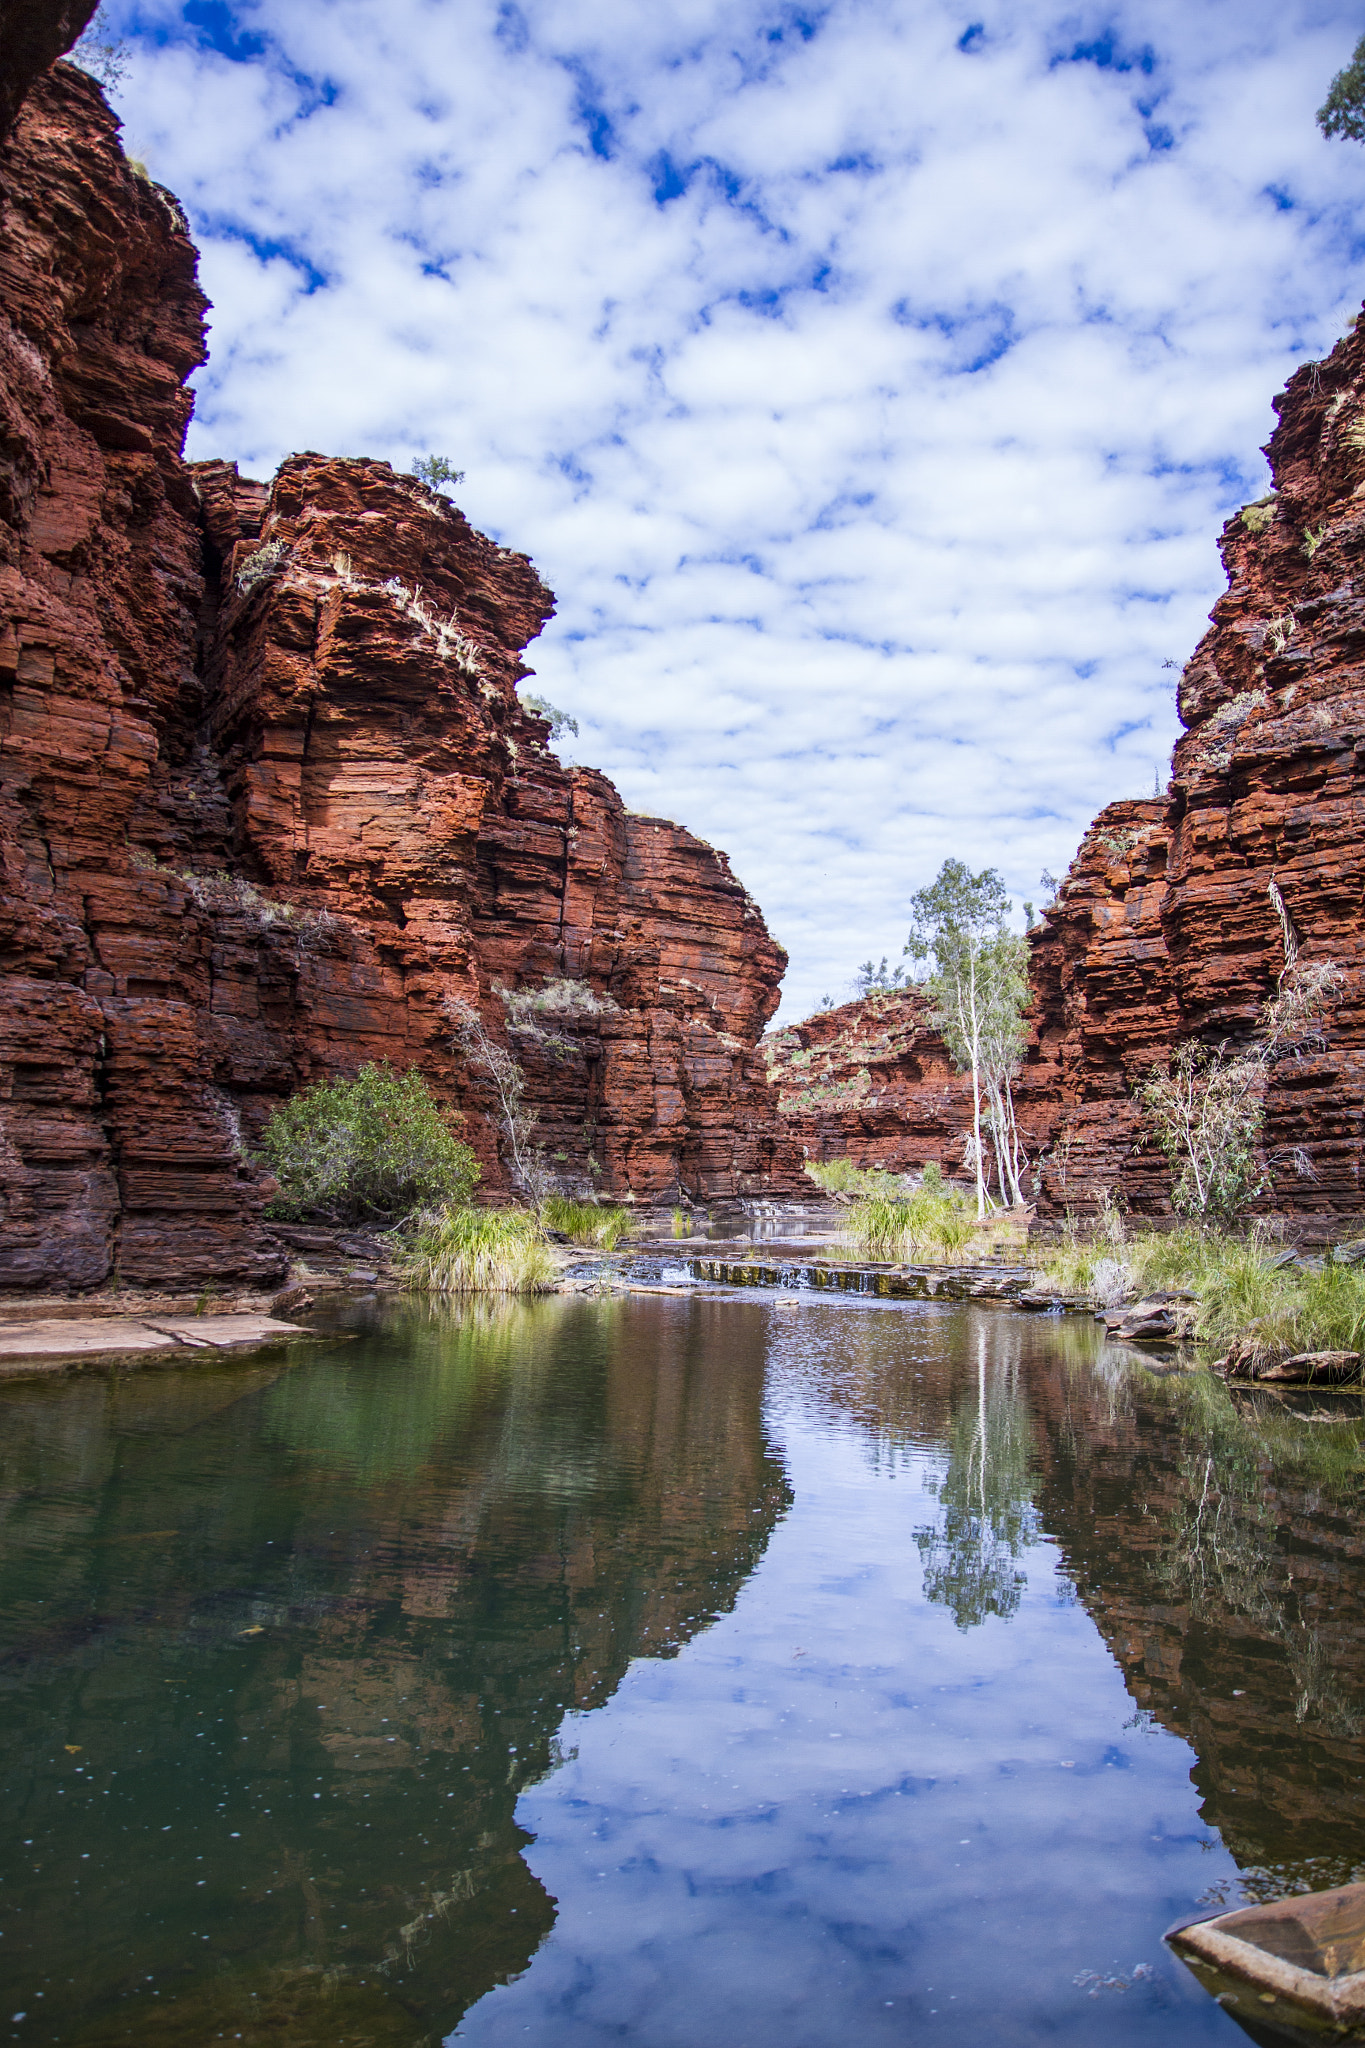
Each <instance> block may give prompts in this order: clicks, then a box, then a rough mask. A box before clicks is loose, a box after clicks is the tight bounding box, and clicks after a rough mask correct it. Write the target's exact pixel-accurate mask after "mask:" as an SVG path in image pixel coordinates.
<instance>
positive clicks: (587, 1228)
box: [541, 1195, 630, 1252]
mask: <svg viewBox="0 0 1365 2048" xmlns="http://www.w3.org/2000/svg"><path fill="white" fill-rule="evenodd" d="M541 1214H542V1216H543V1217H544V1219H545V1222H546V1224H547V1225H548V1227H549V1228H550V1229H551V1230H559V1231H562V1232H563V1234H564V1236H565V1237H567V1238H568V1239H569V1240H570V1242H571V1243H573V1244H581V1245H588V1246H590V1247H592V1248H593V1249H595V1250H600V1251H606V1252H614V1251H615V1250H616V1247H617V1245H618V1244H619V1243H620V1242H621V1239H622V1238H623V1237H624V1236H625V1234H626V1228H627V1226H628V1224H629V1222H630V1213H629V1211H628V1210H626V1209H602V1208H599V1207H598V1205H597V1204H596V1203H595V1202H573V1201H570V1200H569V1199H568V1197H567V1196H565V1195H551V1196H550V1197H549V1198H548V1200H547V1201H546V1202H545V1203H544V1205H543V1207H542V1210H541Z"/></svg>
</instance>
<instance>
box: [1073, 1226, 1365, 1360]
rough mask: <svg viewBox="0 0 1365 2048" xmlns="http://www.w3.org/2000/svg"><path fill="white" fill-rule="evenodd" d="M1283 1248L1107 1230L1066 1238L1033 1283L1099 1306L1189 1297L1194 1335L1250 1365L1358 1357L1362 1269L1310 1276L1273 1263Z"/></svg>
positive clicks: (1209, 1235)
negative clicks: (1314, 1355)
mask: <svg viewBox="0 0 1365 2048" xmlns="http://www.w3.org/2000/svg"><path fill="white" fill-rule="evenodd" d="M1281 1250H1282V1248H1281V1247H1280V1246H1277V1245H1275V1244H1273V1243H1271V1242H1270V1241H1268V1240H1267V1239H1266V1238H1265V1237H1263V1236H1261V1235H1259V1234H1257V1233H1255V1232H1253V1233H1252V1234H1251V1235H1250V1236H1247V1237H1236V1236H1233V1235H1232V1234H1231V1233H1230V1232H1226V1231H1217V1230H1200V1229H1198V1228H1197V1227H1195V1226H1193V1225H1190V1226H1187V1227H1185V1228H1184V1229H1180V1230H1171V1231H1139V1232H1136V1233H1135V1234H1133V1235H1132V1236H1128V1235H1127V1234H1125V1233H1124V1231H1123V1230H1122V1227H1121V1225H1120V1226H1118V1227H1115V1225H1114V1224H1113V1223H1112V1222H1111V1223H1109V1224H1107V1225H1105V1226H1102V1227H1101V1228H1100V1229H1098V1230H1096V1231H1095V1232H1093V1233H1092V1234H1091V1235H1089V1236H1082V1235H1080V1234H1079V1233H1078V1232H1076V1231H1074V1230H1073V1231H1068V1233H1067V1234H1066V1236H1065V1237H1063V1238H1062V1240H1061V1241H1060V1242H1059V1243H1058V1244H1056V1245H1052V1246H1049V1247H1048V1250H1047V1254H1046V1256H1045V1258H1044V1259H1043V1260H1042V1261H1041V1263H1040V1265H1039V1269H1038V1273H1039V1279H1040V1281H1041V1282H1042V1283H1043V1284H1044V1285H1046V1286H1049V1287H1054V1288H1056V1290H1057V1292H1058V1293H1059V1294H1075V1295H1082V1296H1086V1297H1089V1298H1090V1299H1092V1300H1094V1301H1096V1302H1098V1303H1099V1304H1100V1305H1101V1306H1113V1305H1117V1304H1118V1303H1120V1302H1123V1301H1133V1300H1137V1299H1139V1298H1140V1297H1141V1296H1142V1295H1144V1294H1150V1293H1153V1292H1155V1291H1158V1290H1169V1291H1171V1292H1176V1293H1187V1294H1191V1295H1193V1296H1194V1297H1195V1301H1196V1304H1197V1306H1196V1311H1195V1318H1194V1335H1195V1337H1196V1338H1198V1339H1199V1341H1200V1342H1201V1343H1207V1344H1210V1345H1213V1346H1216V1347H1217V1348H1218V1349H1219V1350H1221V1351H1228V1350H1230V1349H1232V1348H1233V1347H1234V1346H1237V1347H1239V1348H1241V1349H1242V1350H1243V1352H1244V1353H1245V1354H1246V1355H1247V1356H1249V1357H1250V1358H1252V1359H1258V1358H1259V1359H1274V1358H1288V1357H1291V1356H1293V1355H1294V1354H1295V1353H1297V1352H1302V1351H1362V1350H1365V1270H1363V1269H1362V1268H1360V1267H1358V1266H1345V1265H1342V1266H1338V1265H1334V1264H1332V1263H1331V1262H1330V1261H1329V1262H1327V1263H1324V1264H1323V1266H1322V1267H1321V1268H1320V1269H1318V1270H1314V1269H1313V1268H1311V1267H1310V1268H1305V1267H1302V1266H1286V1265H1282V1264H1280V1263H1278V1260H1279V1257H1280V1254H1281Z"/></svg>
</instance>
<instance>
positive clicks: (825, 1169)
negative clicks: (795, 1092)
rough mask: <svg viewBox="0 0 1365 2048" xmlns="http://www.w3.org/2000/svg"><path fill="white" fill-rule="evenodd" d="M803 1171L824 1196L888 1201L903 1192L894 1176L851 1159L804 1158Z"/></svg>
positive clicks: (876, 1167)
mask: <svg viewBox="0 0 1365 2048" xmlns="http://www.w3.org/2000/svg"><path fill="white" fill-rule="evenodd" d="M826 1092H828V1091H826ZM806 1172H807V1173H808V1174H809V1175H810V1177H811V1179H812V1180H813V1181H814V1182H815V1184H816V1186H817V1187H820V1188H823V1189H824V1191H825V1193H826V1194H827V1195H879V1196H881V1197H882V1198H883V1199H884V1200H886V1201H889V1202H890V1201H897V1200H899V1199H900V1198H901V1196H902V1195H903V1194H904V1191H905V1189H904V1183H903V1182H902V1180H901V1179H900V1176H899V1175H898V1174H894V1173H887V1172H886V1171H885V1169H884V1168H883V1167H880V1166H873V1167H861V1166H855V1165H854V1164H853V1161H852V1160H851V1159H808V1160H807V1161H806Z"/></svg>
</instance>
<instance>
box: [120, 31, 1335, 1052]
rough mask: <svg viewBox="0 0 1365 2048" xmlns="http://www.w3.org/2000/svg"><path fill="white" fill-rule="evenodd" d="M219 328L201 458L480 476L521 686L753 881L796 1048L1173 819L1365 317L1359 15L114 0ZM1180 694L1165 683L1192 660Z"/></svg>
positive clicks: (200, 426) (143, 122)
mask: <svg viewBox="0 0 1365 2048" xmlns="http://www.w3.org/2000/svg"><path fill="white" fill-rule="evenodd" d="M105 17H106V19H107V21H108V22H109V24H110V26H111V27H112V28H113V30H114V31H115V32H116V33H117V34H118V35H120V36H122V37H123V38H125V39H126V41H127V44H128V53H129V61H128V65H127V70H126V74H125V77H124V79H123V82H122V84H121V86H120V87H119V88H118V89H117V91H116V92H115V93H114V94H113V95H112V98H113V100H114V104H115V106H116V107H117V109H118V111H119V113H120V114H121V116H122V118H123V120H124V122H125V127H126V142H127V146H128V148H129V151H130V153H131V154H133V155H136V156H139V157H141V158H142V159H144V161H145V162H146V163H147V165H148V168H149V169H150V171H151V173H152V175H153V176H154V177H156V178H157V179H158V180H160V181H161V182H162V183H164V184H166V185H169V186H170V187H171V188H172V189H173V190H174V191H175V192H176V193H177V194H178V196H179V197H180V199H181V201H182V203H183V204H184V206H185V208H186V211H187V213H188V215H189V218H190V221H191V224H192V227H193V230H194V232H195V236H196V239H197V240H198V242H199V245H200V248H201V250H202V256H203V261H202V276H203V281H204V285H205V289H206V290H207V292H208V294H209V296H210V298H211V299H212V300H213V302H214V311H213V313H212V315H211V316H210V321H211V328H210V347H211V350H212V358H211V362H210V364H209V367H208V368H207V370H205V371H203V372H201V373H200V374H199V377H198V379H197V388H198V402H197V407H196V414H195V419H194V422H193V425H192V427H191V430H190V442H189V453H190V455H191V456H192V457H195V458H198V457H202V456H208V455H219V456H225V457H229V458H234V459H235V460H236V461H237V462H238V463H239V464H240V465H241V467H242V469H243V470H244V471H245V472H246V473H248V474H251V475H256V476H266V475H268V474H269V473H270V472H271V470H272V469H273V468H274V466H275V465H276V464H277V463H278V462H279V461H280V460H281V458H282V457H283V456H285V455H286V454H288V453H289V452H290V451H292V450H294V449H302V448H314V449H318V450H321V451H323V452H327V453H337V454H349V455H369V456H375V457H380V458H383V459H386V460H389V461H391V462H393V463H394V464H395V465H396V466H399V467H404V468H405V467H407V466H408V465H409V463H410V462H411V461H412V459H413V458H414V457H415V456H417V455H422V454H428V453H440V454H444V455H446V456H447V457H448V458H449V459H450V460H451V461H453V462H454V463H456V464H457V465H458V466H459V467H460V468H462V469H464V471H465V472H466V477H465V481H464V482H463V483H462V484H461V485H460V486H459V488H458V490H457V492H456V497H457V501H458V502H459V504H460V505H461V507H462V509H463V510H464V511H465V512H466V513H467V515H468V516H469V517H470V519H472V520H473V521H474V523H475V524H476V525H477V526H479V527H481V528H483V530H484V531H485V532H487V533H490V534H492V535H493V536H494V537H495V538H496V539H497V540H498V541H500V542H501V543H503V544H504V545H506V546H509V547H513V548H518V549H521V550H523V551H525V552H526V553H528V554H530V555H531V556H532V558H533V559H534V561H535V562H536V564H537V566H538V568H539V570H540V572H541V574H542V575H543V576H544V578H545V580H546V581H547V583H549V585H550V586H551V588H552V589H553V590H554V591H555V593H556V595H557V599H558V612H557V615H556V617H555V619H554V621H553V622H552V624H551V625H550V626H549V628H548V629H547V630H546V632H545V634H544V635H543V636H542V638H541V639H540V640H539V641H538V642H537V643H535V645H534V646H533V648H532V649H531V651H530V655H529V657H528V658H529V660H530V661H531V663H532V664H533V666H534V667H535V669H536V670H537V680H536V681H535V682H534V683H530V684H528V685H526V686H525V687H526V688H527V689H528V690H531V691H535V692H537V693H539V694H541V695H543V696H545V697H547V698H549V699H550V700H551V701H552V702H553V703H554V704H556V705H558V706H560V707H561V708H562V709H563V710H565V711H566V712H569V713H570V714H572V715H573V717H575V718H576V719H577V721H578V724H579V735H578V737H577V739H569V740H566V741H565V742H564V743H563V744H562V745H561V747H560V751H561V753H562V754H563V755H564V756H565V758H572V759H576V760H579V761H583V762H586V763H590V764H592V765H593V766H595V767H598V768H601V769H603V770H604V771H605V772H606V773H607V774H608V775H610V776H611V778H612V779H613V781H614V782H615V783H616V784H617V786H618V788H619V789H620V790H621V793H622V795H623V797H624V798H625V801H626V803H627V804H628V806H629V807H630V808H631V809H633V810H638V811H644V812H647V813H651V814H653V815H656V816H666V817H670V818H674V819H676V820H678V821H679V822H680V823H682V824H685V825H686V826H688V827H689V828H690V829H691V830H692V831H694V832H696V833H697V834H699V835H700V836H701V837H702V838H704V839H707V840H709V841H710V842H711V843H712V844H713V845H715V846H718V847H722V848H724V849H725V851H726V852H727V853H728V854H729V855H730V857H731V860H732V863H733V866H734V869H735V872H736V873H737V874H738V876H739V877H740V879H741V880H742V881H743V882H744V883H745V885H746V886H747V887H748V889H749V890H750V891H751V893H752V894H753V895H754V896H755V898H756V899H757V900H758V902H759V903H760V905H761V906H762V908H763V910H764V913H765V915H766V917H767V921H768V924H769V927H770V929H771V930H772V931H773V932H774V934H775V935H776V937H777V938H779V939H780V940H781V942H782V943H783V944H784V945H785V946H786V947H787V949H788V951H789V953H790V955H791V964H790V967H789V969H788V974H787V980H786V984H785V990H784V998H783V1009H782V1012H781V1017H782V1019H783V1020H785V1021H790V1020H792V1019H795V1018H799V1017H801V1016H804V1015H806V1014H807V1013H808V1012H809V1011H810V1010H811V1009H812V1008H813V1007H814V1006H815V1005H816V1003H817V1002H818V1001H819V1000H820V999H821V998H822V997H823V996H825V995H827V994H828V995H832V996H834V997H835V999H836V1000H842V999H843V998H844V997H845V996H846V995H847V993H848V991H849V987H850V983H851V979H852V976H853V974H854V971H855V969H856V967H857V965H858V963H859V962H860V961H862V960H864V959H866V958H868V957H872V958H876V959H880V957H881V956H882V955H883V954H886V955H888V956H890V958H891V960H892V961H893V962H894V961H896V960H897V959H898V958H899V956H900V951H901V947H902V945H903V942H904V939H905V934H906V930H907V927H908V923H909V899H910V896H911V894H912V893H913V891H914V890H915V889H917V888H919V887H921V886H922V885H923V884H925V883H927V882H929V881H931V880H932V879H933V877H934V875H935V874H936V873H937V871H938V868H939V866H940V864H941V863H942V861H943V860H944V859H945V858H948V857H953V858H957V859H962V860H965V861H967V862H968V863H969V864H970V865H971V866H972V867H973V868H980V867H985V866H993V867H996V868H998V869H999V870H1000V872H1001V873H1002V875H1003V876H1004V879H1005V882H1006V886H1007V887H1008V889H1009V890H1010V892H1011V895H1012V897H1013V899H1014V903H1015V922H1016V924H1021V923H1022V905H1023V903H1024V901H1025V900H1030V899H1031V900H1033V901H1034V902H1037V901H1039V900H1040V898H1041V897H1042V896H1044V895H1045V893H1046V892H1045V891H1044V890H1043V889H1042V888H1041V887H1040V875H1041V873H1042V871H1043V869H1044V868H1046V869H1049V870H1050V871H1051V872H1053V873H1054V874H1057V875H1062V874H1064V873H1065V871H1066V868H1067V865H1068V863H1069V861H1070V859H1071V857H1072V855H1073V854H1074V852H1075V850H1076V846H1077V843H1078V841H1079V839H1080V836H1081V834H1082V832H1083V831H1084V829H1085V827H1086V825H1087V824H1088V823H1089V821H1090V819H1091V818H1092V817H1093V815H1094V814H1095V812H1096V811H1097V810H1098V809H1099V808H1100V807H1101V806H1102V805H1104V804H1105V803H1108V802H1111V801H1112V800H1114V799H1115V798H1119V797H1127V796H1149V795H1151V793H1152V791H1153V788H1154V786H1155V785H1156V782H1157V781H1158V780H1159V779H1161V778H1164V776H1165V774H1166V773H1167V770H1168V766H1169V756H1170V750H1171V746H1172V744H1173V742H1174V740H1175V738H1176V736H1177V732H1178V726H1177V722H1176V718H1175V709H1174V685H1175V681H1176V674H1175V670H1176V669H1178V668H1179V666H1181V665H1182V664H1183V663H1184V661H1185V660H1187V659H1188V657H1189V655H1190V653H1191V651H1192V650H1193V648H1194V645H1195V643H1196V641H1197V640H1198V638H1199V635H1200V633H1201V631H1202V630H1203V626H1204V621H1205V617H1206V614H1207V612H1208V609H1209V607H1210V605H1211V604H1212V603H1213V601H1214V599H1215V598H1216V597H1217V596H1218V594H1219V592H1220V591H1221V589H1222V588H1223V575H1222V571H1221V568H1220V565H1219V561H1218V554H1217V548H1216V540H1217V534H1218V530H1219V527H1220V526H1221V524H1222V522H1223V520H1224V519H1226V518H1227V517H1228V515H1229V514H1230V513H1231V512H1233V511H1235V510H1236V508H1237V507H1238V506H1239V505H1240V504H1242V503H1244V502H1246V501H1247V500H1248V499H1252V498H1256V497H1259V496H1260V495H1261V494H1262V493H1263V492H1264V490H1265V489H1266V488H1267V483H1268V475H1267V470H1266V464H1265V460H1264V457H1263V456H1262V455H1261V453H1260V444H1262V443H1263V442H1264V441H1265V440H1266V439H1267V437H1268V435H1269V432H1270V430H1271V428H1272V426H1273V424H1274V418H1273V413H1272V410H1271V400H1272V398H1273V396H1274V394H1275V393H1276V392H1277V391H1278V390H1279V389H1280V388H1281V387H1282V386H1283V384H1284V382H1285V380H1286V378H1287V377H1288V376H1289V375H1290V373H1291V372H1292V371H1293V369H1294V368H1295V367H1296V366H1297V365H1298V364H1299V363H1301V362H1303V361H1306V360H1308V359H1310V358H1315V357H1318V356H1321V355H1323V354H1325V353H1326V352H1327V351H1328V350H1329V349H1330V348H1331V346H1332V345H1333V343H1334V341H1335V340H1336V339H1337V338H1338V337H1339V335H1340V334H1341V333H1342V331H1343V329H1344V327H1345V324H1346V322H1347V320H1348V319H1349V318H1350V317H1351V315H1352V314H1353V313H1354V312H1355V311H1356V310H1357V309H1358V307H1359V305H1360V302H1361V298H1362V294H1365V150H1362V149H1361V148H1360V146H1359V145H1356V144H1352V143H1349V142H1342V141H1337V142H1327V141H1325V140H1324V139H1323V138H1322V137H1321V136H1320V135H1319V133H1318V131H1317V129H1316V127H1315V125H1314V120H1313V115H1314V110H1315V109H1316V107H1317V106H1318V105H1319V104H1320V103H1321V101H1322V99H1323V97H1324V95H1325V93H1326V89H1327V86H1328V84H1329V82H1330V80H1331V77H1332V75H1333V73H1334V72H1335V71H1337V70H1338V69H1339V68H1340V67H1341V66H1342V65H1343V64H1345V63H1346V62H1347V61H1348V60H1349V57H1350V54H1351V50H1352V47H1353V45H1354V43H1355V41H1356V38H1357V36H1358V35H1359V33H1360V31H1361V28H1362V27H1365V20H1362V18H1361V12H1360V10H1359V8H1358V7H1352V6H1349V5H1346V4H1344V0H1199V4H1197V5H1191V4H1189V0H1146V4H1139V0H1129V4H1115V5H1113V6H1103V5H1096V6H1087V5H1080V6H1075V7H1066V6H1058V5H1051V4H1048V0H963V4H956V0H823V4H819V0H810V4H809V5H803V4H801V0H671V4H670V0H520V4H517V0H269V4H268V5H266V4H264V0H260V4H258V0H106V6H105ZM1172 665H1173V666H1172Z"/></svg>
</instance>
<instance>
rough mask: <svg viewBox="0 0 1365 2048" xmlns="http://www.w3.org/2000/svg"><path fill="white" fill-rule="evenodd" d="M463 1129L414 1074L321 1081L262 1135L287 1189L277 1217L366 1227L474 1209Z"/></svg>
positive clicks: (269, 1161) (268, 1159) (471, 1162)
mask: <svg viewBox="0 0 1365 2048" xmlns="http://www.w3.org/2000/svg"><path fill="white" fill-rule="evenodd" d="M461 1121H462V1118H461V1117H460V1115H459V1112H458V1111H457V1110H449V1109H442V1108H441V1106H440V1105H439V1104H438V1103H436V1102H434V1101H433V1100H432V1097H431V1091H430V1089H429V1088H428V1087H427V1084H426V1082H425V1081H424V1080H423V1078H422V1076H421V1074H419V1073H418V1071H417V1069H416V1068H415V1067H411V1068H409V1070H408V1072H407V1073H406V1074H398V1073H395V1072H394V1070H393V1068H392V1067H390V1066H389V1065H388V1063H387V1061H386V1062H385V1063H384V1064H383V1065H382V1066H376V1065H375V1064H374V1063H373V1062H370V1063H368V1064H367V1065H365V1066H363V1067H362V1068H361V1069H360V1072H359V1073H358V1074H357V1075H356V1077H355V1079H354V1080H353V1081H347V1080H338V1081H318V1082H316V1083H315V1084H314V1086H313V1087H311V1088H304V1089H302V1090H300V1092H299V1093H298V1094H297V1095H295V1096H293V1097H291V1099H290V1100H289V1101H288V1102H286V1103H283V1104H282V1105H281V1107H280V1108H279V1109H277V1110H275V1112H274V1113H273V1115H272V1116H271V1118H270V1120H269V1122H268V1123H267V1124H266V1127H265V1129H264V1131H263V1132H262V1133H261V1156H262V1158H263V1160H264V1161H265V1164H266V1165H267V1166H268V1167H269V1168H270V1171H271V1172H272V1173H273V1174H274V1176H275V1178H276V1180H277V1181H278V1182H279V1184H280V1186H279V1193H278V1194H277V1195H276V1197H275V1199H274V1201H273V1202H272V1203H271V1205H270V1214H271V1215H273V1216H281V1217H298V1216H325V1217H328V1218H330V1219H332V1220H333V1221H336V1222H358V1221H361V1220H362V1219H365V1218H376V1217H385V1218H388V1217H395V1216H405V1215H408V1214H410V1213H411V1212H412V1211H413V1210H414V1209H418V1208H421V1207H424V1206H435V1205H436V1204H438V1203H442V1202H464V1201H467V1200H468V1199H469V1197H470V1195H471V1194H472V1193H473V1191H474V1188H475V1186H476V1184H477V1182H478V1178H479V1166H478V1161H477V1160H476V1159H475V1157H474V1154H473V1153H472V1152H471V1151H470V1149H469V1147H468V1145H466V1144H463V1143H462V1142H461V1141H460V1139H459V1138H457V1137H456V1136H455V1132H454V1129H453V1126H454V1125H455V1124H457V1123H459V1122H461Z"/></svg>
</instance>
